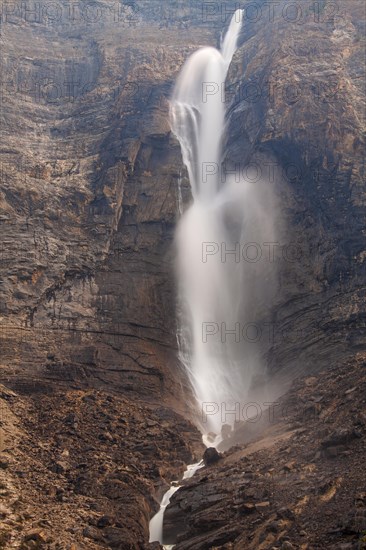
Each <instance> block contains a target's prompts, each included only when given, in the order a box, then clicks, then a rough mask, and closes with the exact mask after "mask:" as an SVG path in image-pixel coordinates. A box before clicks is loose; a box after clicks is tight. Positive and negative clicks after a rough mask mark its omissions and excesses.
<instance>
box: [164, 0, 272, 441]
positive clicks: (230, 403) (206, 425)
mask: <svg viewBox="0 0 366 550" xmlns="http://www.w3.org/2000/svg"><path fill="white" fill-rule="evenodd" d="M241 24H242V10H237V12H236V13H235V14H234V16H233V18H232V20H231V23H230V26H229V28H228V30H227V32H226V35H225V37H224V39H223V40H222V43H221V50H220V51H219V50H217V49H215V48H212V47H205V48H201V49H199V50H198V51H197V52H195V53H194V54H193V55H192V56H191V57H190V58H189V59H188V60H187V62H186V63H185V65H184V67H183V69H182V71H181V74H180V75H179V77H178V80H177V83H176V86H175V89H174V92H173V96H172V100H171V109H170V117H171V127H172V131H173V133H174V134H175V135H176V137H177V138H178V140H179V142H180V146H181V151H182V157H183V162H184V164H185V166H186V168H187V171H188V176H189V179H190V183H191V188H192V195H193V199H194V200H193V203H192V205H191V206H190V207H189V209H188V210H187V211H186V212H185V213H184V214H183V216H182V218H181V220H180V223H179V225H178V228H177V233H176V242H177V248H178V261H177V264H178V265H177V272H178V280H179V292H180V296H179V297H180V325H181V326H180V329H179V343H180V354H181V358H182V361H183V363H184V365H185V367H186V369H187V372H188V375H189V378H190V381H191V384H192V386H193V389H194V392H195V396H196V399H197V401H198V404H199V406H200V408H202V410H204V411H205V412H207V411H209V412H210V414H208V415H206V417H202V430H203V431H204V433H206V434H207V433H209V432H210V431H211V432H212V431H214V432H215V433H219V432H220V430H221V427H222V424H224V423H226V424H227V423H229V424H230V423H232V422H231V421H230V418H231V419H232V420H233V419H234V417H233V415H231V417H230V418H229V416H230V415H229V416H228V415H226V416H227V418H226V416H225V415H224V417H223V415H222V414H221V413H222V410H221V409H222V407H224V408H225V410H227V411H228V410H230V408H233V407H235V406H236V404H237V403H244V401H245V400H246V399H247V396H248V390H249V387H250V384H251V381H252V379H253V376H254V374H256V373H257V372H258V370H259V368H260V364H259V363H260V359H259V356H258V349H257V347H256V346H252V347H250V346H249V344H248V341H246V342H245V341H243V338H242V337H241V336H242V327H244V324H243V323H245V322H247V323H250V322H254V319H255V318H257V317H258V311H259V310H260V308H261V301H262V300H265V293H263V292H262V289H261V290H260V291H259V287H260V286H261V281H263V278H265V277H264V275H263V269H262V268H261V267H260V266H259V265H254V263H252V262H248V261H244V260H243V259H240V260H239V261H238V258H237V257H236V258H235V257H233V256H234V255H233V254H231V255H230V254H226V255H225V257H223V255H222V251H223V249H225V250H227V251H229V250H238V247H239V248H240V243H244V242H246V243H248V242H256V243H259V242H262V243H263V242H268V240H269V241H273V223H272V215H271V212H270V207H269V206H268V204H266V200H263V197H262V196H264V195H265V194H266V193H265V192H264V194H263V186H260V185H258V182H256V183H255V184H254V183H253V182H251V181H249V180H248V179H245V178H244V179H243V178H241V180H240V182H238V181H237V179H235V178H231V179H229V178H228V177H226V176H225V174H223V169H222V157H223V151H222V148H223V138H224V134H225V127H226V121H225V115H226V105H225V96H224V88H225V80H226V76H227V72H228V69H229V66H230V63H231V60H232V57H233V55H234V53H235V51H236V48H237V41H238V35H239V32H240V29H241ZM266 239H267V241H266ZM235 256H238V254H235ZM234 329H235V331H236V333H238V334H239V331H240V335H239V337H238V334H235V335H234V334H226V332H227V331H230V330H231V331H233V330H234ZM223 331H225V334H224V333H223ZM213 412H214V414H213Z"/></svg>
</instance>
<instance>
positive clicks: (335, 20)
mask: <svg viewBox="0 0 366 550" xmlns="http://www.w3.org/2000/svg"><path fill="white" fill-rule="evenodd" d="M236 4H237V3H235V2H231V1H228V2H222V3H197V2H193V1H191V2H180V1H176V0H172V1H169V2H167V3H165V4H163V5H162V3H161V2H159V1H157V0H156V1H155V0H148V1H143V0H141V1H137V2H136V3H134V2H116V3H113V4H111V3H110V2H107V1H96V2H93V3H91V2H90V3H88V2H87V3H85V4H83V5H81V4H75V3H70V2H68V1H67V0H62V1H61V0H60V1H59V2H57V3H52V5H51V4H50V3H47V4H46V3H39V2H38V3H32V2H29V3H28V2H25V3H19V4H15V3H14V4H11V3H7V2H2V13H1V43H0V44H1V92H2V96H1V114H2V124H1V138H2V139H1V149H0V156H1V158H0V162H1V185H0V225H1V264H0V283H1V286H0V289H1V296H0V322H1V325H0V340H1V354H0V364H1V382H2V383H3V384H4V387H5V389H4V396H3V401H4V403H3V406H4V407H5V408H6V410H7V407H8V406H9V403H10V409H11V410H10V412H9V417H7V419H8V418H10V417H11V414H15V415H16V416H17V422H18V423H19V426H20V427H19V430H20V432H19V433H18V432H17V431H16V429H15V428H14V427H13V426H14V423H13V421H10V420H9V423H10V424H9V425H8V430H9V434H10V436H11V434H12V433H14V434H15V433H16V434H17V437H18V435H19V434H20V435H19V438H21V442H20V443H19V445H18V444H17V445H15V447H14V445H10V446H9V445H8V444H7V445H6V446H5V447H4V448H3V452H6V451H7V452H8V458H7V460H9V461H10V462H9V464H12V463H13V464H17V463H18V462H19V461H21V460H22V457H24V456H26V455H27V454H29V453H30V455H31V462H30V463H29V465H27V466H26V468H25V469H24V470H23V469H19V468H18V467H17V466H14V468H13V470H12V475H14V479H13V480H12V481H11V483H13V484H14V494H16V493H17V491H18V490H19V491H20V489H21V488H22V481H21V480H22V479H23V478H24V477H25V478H26V480H27V482H26V483H25V484H24V487H23V488H22V490H23V491H24V496H23V499H24V500H25V501H26V506H25V508H27V506H28V504H27V503H29V502H33V503H34V502H35V500H34V499H35V497H34V493H33V491H34V488H35V487H36V486H37V484H38V480H37V478H36V477H35V478H32V477H31V475H30V473H29V472H30V471H31V470H32V468H33V462H32V461H33V460H36V461H38V464H39V468H40V469H41V470H42V472H40V473H39V475H40V476H41V478H42V479H44V480H45V481H44V484H45V486H46V485H47V486H49V485H50V484H54V483H56V485H57V487H58V489H59V493H57V491H56V492H55V494H54V495H53V493H52V491H51V493H50V495H49V496H47V497H46V498H45V501H44V506H46V507H48V506H50V503H51V502H54V501H56V502H61V503H62V502H63V501H62V499H61V496H62V495H64V497H65V503H67V502H68V499H71V501H72V498H74V497H71V496H70V495H71V494H74V493H75V494H79V495H84V496H81V497H79V496H77V497H75V498H76V500H75V502H74V501H72V502H71V501H70V502H71V504H70V503H69V504H67V505H66V506H65V507H64V508H65V509H67V514H66V516H60V517H62V518H63V519H64V521H65V522H68V521H69V520H68V519H67V518H68V517H69V515H68V514H70V513H71V512H70V510H72V509H74V508H75V507H83V506H84V504H85V502H84V501H83V498H84V497H86V498H87V499H88V498H91V499H94V498H97V494H99V492H100V491H102V492H103V491H104V490H105V491H106V492H107V493H108V494H109V495H110V496H109V497H108V495H107V497H106V498H108V503H107V502H106V501H103V503H102V504H103V506H102V508H103V507H104V508H105V510H107V511H106V512H105V513H104V515H108V516H110V517H112V519H109V520H108V521H107V520H103V521H105V522H107V523H106V525H105V527H106V528H107V529H109V531H111V533H110V534H109V535H108V533H107V535H106V536H104V535H103V536H102V535H101V538H100V539H98V538H97V539H95V537H97V535H96V531H95V530H94V529H98V527H97V526H96V525H94V523H96V522H98V521H99V519H100V518H99V516H102V515H103V510H102V509H101V508H100V506H99V505H98V507H97V509H95V511H94V512H93V513H92V514H91V515H92V516H93V520H92V521H91V523H90V522H89V523H90V525H91V527H90V525H89V523H88V521H86V519H85V518H84V519H83V520H82V525H83V529H84V530H85V529H89V531H83V529H82V530H81V531H77V532H75V533H71V535H70V536H68V537H66V538H65V539H64V540H63V541H62V537H63V536H62V521H61V522H60V524H59V526H58V527H57V530H56V532H57V534H56V536H55V539H54V540H53V541H52V542H49V543H45V544H50V545H52V544H54V545H57V544H61V545H62V544H64V546H65V547H66V548H71V547H72V545H73V544H74V543H75V545H76V547H77V548H78V547H80V548H92V547H95V548H103V547H117V548H134V547H135V548H140V547H141V545H142V544H143V542H142V541H144V540H145V541H146V540H147V519H148V517H149V516H150V515H151V513H152V512H153V510H156V507H157V502H156V500H155V501H154V499H153V498H151V495H153V496H154V497H155V498H156V499H159V497H160V496H161V492H162V489H163V487H164V483H165V482H167V481H170V480H171V479H172V478H174V477H176V476H177V475H179V473H181V471H182V469H183V466H184V463H187V462H190V461H191V460H194V457H195V456H196V457H197V456H198V455H199V454H200V453H201V451H202V449H201V447H200V443H199V436H198V432H197V430H196V429H195V428H194V426H193V425H192V424H190V423H189V418H190V417H191V410H192V400H191V398H190V397H189V396H190V391H189V387H188V384H187V380H186V377H185V375H184V373H182V372H181V369H180V366H179V363H178V361H177V354H176V327H175V289H174V276H173V258H174V247H173V234H174V227H175V223H176V220H177V217H178V201H179V196H178V181H179V180H181V183H182V190H183V199H184V202H185V203H188V202H189V200H190V199H189V197H190V191H189V185H188V182H187V177H186V174H185V170H184V168H183V166H182V159H181V154H180V149H179V146H178V143H177V141H176V140H175V139H174V137H173V136H172V134H171V132H170V128H169V124H168V100H169V96H170V93H171V89H172V85H173V83H174V81H175V78H176V76H177V74H178V73H179V70H180V68H181V66H182V64H183V62H184V60H185V59H186V58H187V56H188V55H189V54H190V53H191V52H193V51H194V50H196V49H197V48H198V47H199V46H201V45H215V46H216V45H217V44H218V42H219V39H220V33H221V30H222V28H223V27H224V26H225V25H226V24H227V23H228V18H229V17H230V16H231V13H232V11H231V10H232V9H233V8H235V7H237V6H236ZM288 4H289V3H288V2H285V1H284V0H281V1H280V0H279V1H278V2H276V3H273V5H272V4H270V5H268V3H266V2H264V1H263V2H262V1H261V2H256V4H255V6H253V3H252V4H251V5H250V4H247V7H246V12H245V15H244V25H243V31H242V35H241V37H240V47H239V49H238V51H237V53H236V55H235V58H234V60H233V63H232V67H231V69H230V73H229V79H228V83H227V98H228V101H229V102H230V103H229V116H228V131H227V138H226V143H225V145H226V154H225V163H226V166H227V169H228V170H230V169H231V170H234V171H235V170H238V167H239V172H240V173H242V172H243V170H244V171H246V170H247V167H248V166H249V165H250V163H252V165H253V163H254V164H255V163H257V164H255V166H257V167H258V166H259V165H260V166H261V169H262V170H263V171H264V172H263V173H264V175H265V177H268V184H269V185H273V186H274V189H275V192H276V194H277V196H278V197H279V203H280V216H279V219H280V222H279V234H280V235H281V238H280V242H279V249H280V250H281V251H282V250H283V249H284V248H286V247H287V250H290V248H291V247H292V248H291V250H292V252H290V253H289V254H290V257H288V256H285V260H284V259H283V258H284V256H283V254H281V259H280V260H279V282H278V287H276V289H275V291H276V299H275V302H274V303H273V304H272V303H271V304H270V306H271V319H272V321H273V330H274V332H273V336H272V337H271V338H269V339H268V338H266V339H263V340H262V341H261V343H260V352H261V353H262V355H263V356H264V357H265V361H266V365H267V366H268V372H269V373H276V376H278V377H279V379H283V378H285V379H286V380H288V379H292V378H294V377H295V376H297V375H299V374H304V373H306V372H310V370H314V371H316V370H320V369H322V368H324V367H331V368H332V367H334V366H337V367H338V366H340V365H341V364H343V363H344V362H345V361H346V360H351V359H352V356H354V355H355V353H356V352H358V351H361V350H362V349H364V345H365V333H364V319H365V300H364V294H365V292H364V291H365V259H366V252H365V241H364V227H365V189H364V183H363V181H364V157H363V149H362V146H363V139H364V124H365V120H364V107H363V105H364V99H365V87H364V83H365V75H364V70H363V47H364V41H363V35H364V30H365V13H364V6H363V3H362V2H361V1H358V0H349V1H347V2H346V1H342V2H338V3H337V4H334V3H325V2H323V1H319V2H315V3H314V4H312V3H310V2H306V1H301V2H297V3H296V6H295V7H294V5H292V7H291V6H289V5H288ZM243 5H244V4H243ZM264 167H265V168H264ZM267 168H268V172H267ZM272 175H274V176H275V177H274V178H272ZM289 247H290V248H289ZM291 254H295V255H294V256H293V255H291ZM9 392H10V393H9ZM9 395H10V397H9ZM90 396H91V397H90ZM85 399H86V401H85ZM109 399H111V400H112V401H109ZM12 400H13V402H12ZM85 403H89V406H88V407H86V405H85ZM111 403H112V404H111ZM90 404H91V405H90ZM83 407H84V408H85V410H84V409H83ZM157 407H158V408H157ZM86 408H87V409H88V410H90V417H89V416H88V414H87V412H86ZM4 410H5V409H4ZM37 410H38V412H39V413H42V414H44V420H43V422H44V423H45V425H46V426H47V427H48V431H46V433H43V432H42V431H40V430H41V428H42V425H41V424H40V421H39V419H38V417H37V416H34V415H35V414H36V412H37ZM67 413H70V414H71V415H73V414H74V415H76V417H79V416H81V417H82V419H83V420H80V421H77V420H75V419H74V420H75V422H76V427H75V422H72V424H73V425H72V426H71V424H69V423H68V422H66V420H65V418H67ZM93 415H94V416H93ZM103 415H109V416H111V418H107V419H105V418H104V420H106V421H107V424H108V422H109V423H111V425H110V426H109V425H108V426H109V427H108V429H107V430H104V428H103V429H102V428H101V424H100V422H102V420H103V419H102V416H103ZM180 415H182V416H180ZM118 416H121V417H126V418H125V420H126V423H127V424H128V426H129V430H128V434H127V435H126V429H125V428H126V426H125V424H124V423H123V422H121V424H120V425H117V424H115V420H114V417H118ZM127 417H128V418H127ZM183 417H185V418H188V420H184V419H183ZM70 418H71V417H70ZM7 419H6V421H5V427H6V426H7V422H8V420H7ZM71 420H72V419H71ZM71 420H70V422H71ZM104 420H103V422H104ZM63 422H64V423H66V426H67V427H66V429H65V426H64V427H63V424H62V423H63ZM149 422H150V423H151V425H150V424H149ZM68 426H71V427H68ZM96 426H99V428H98V429H99V430H100V431H101V434H102V435H103V433H104V432H105V431H107V432H108V433H109V435H110V436H111V438H112V439H111V440H110V439H109V436H107V439H103V437H102V438H101V439H99V440H98V442H97V441H95V442H94V439H93V438H94V435H93V437H92V439H93V440H92V442H91V443H90V442H89V443H87V440H88V439H89V437H90V433H93V432H94V430H96ZM78 429H79V430H80V432H81V433H79V434H78ZM64 432H66V433H64ZM180 433H181V434H182V436H180V435H179V434H180ZM178 435H179V437H180V439H179V442H178V443H177V440H176V437H178ZM95 436H96V437H97V435H96V434H95ZM104 436H105V433H104ZM60 437H61V439H60ZM145 437H146V438H147V439H149V438H151V439H153V440H154V444H151V445H152V447H151V448H150V449H145V448H144V445H145ZM14 438H15V436H14ZM42 438H44V440H42ZM62 438H63V439H62ZM114 438H116V440H114ZM32 439H35V440H36V441H37V445H38V441H39V446H40V447H39V448H40V449H41V450H40V451H38V448H33V447H34V445H35V444H33V443H32ZM126 440H128V446H129V449H128V452H127V451H126V452H125V451H123V452H124V456H125V459H124V460H125V461H124V464H123V465H122V466H123V467H122V470H123V468H127V470H126V471H127V472H129V473H128V474H126V473H124V472H125V470H123V472H122V470H121V459H120V453H121V449H122V443H121V442H122V441H124V442H126ZM15 441H18V439H14V442H15ZM19 441H20V440H19ZM166 441H168V443H166ZM88 445H89V447H92V448H90V449H86V448H85V446H86V447H87V446H88ZM154 445H156V446H157V448H158V449H160V451H159V452H161V453H162V455H161V456H160V458H159V459H158V458H157V456H158V454H159V452H158V451H156V449H155V446H154ZM70 447H73V448H74V451H71V448H70ZM16 449H18V450H19V453H18V454H17V452H16ZM98 449H99V450H98ZM173 450H174V452H173ZM67 452H69V455H67ZM88 452H90V453H91V454H90V456H89V455H88V454H87V453H88ZM33 453H34V456H33ZM73 453H74V454H73ZM93 453H94V454H93ZM98 453H99V454H98ZM156 453H157V454H156ZM172 454H173V455H174V458H173V461H172V464H171V465H169V462H170V460H171V457H172ZM59 455H62V456H61V458H60V456H59ZM81 455H82V456H81ZM94 455H98V458H97V459H96V458H95V456H94ZM84 456H85V459H84ZM62 457H63V458H62ZM65 457H66V458H65ZM68 457H70V458H68ZM136 457H137V462H140V461H141V464H140V465H136ZM94 461H96V462H95V465H93V466H92V464H94ZM98 461H99V462H98ZM149 461H153V462H154V466H155V465H156V466H157V468H158V471H156V470H155V469H154V468H151V464H148V462H149ZM58 462H61V465H58V466H57V463H58ZM65 462H66V463H67V464H66V465H65V464H64V463H65ZM80 463H86V464H87V468H88V470H89V472H88V473H87V474H80V475H79V474H77V469H78V468H79V466H80ZM103 463H104V464H105V463H107V464H109V466H108V467H107V470H105V471H103V472H101V471H99V470H98V468H100V467H102V466H103ZM55 464H56V465H55ZM78 465H79V466H78ZM97 465H98V466H97ZM136 467H137V468H138V469H139V472H138V473H137V474H136V484H135V482H134V483H132V482H130V481H129V480H127V478H126V476H127V477H128V476H130V475H131V470H132V471H135V470H134V468H136ZM83 468H84V466H83V467H81V466H80V468H79V469H81V470H82V469H83ZM18 470H19V471H20V472H23V474H22V475H23V477H22V475H21V474H19V476H18V474H17V473H16V472H17V471H18ZM14 472H15V473H14ZM45 472H46V473H45ZM48 472H51V473H48ZM54 476H58V477H57V482H55V477H54ZM108 476H109V477H110V479H109V480H108ZM111 479H112V480H113V483H112V485H113V486H114V487H119V488H120V490H121V491H120V493H121V494H117V495H116V494H114V496H113V495H112V496H111V493H110V491H109V490H108V491H107V489H106V487H107V485H108V482H111ZM94 480H96V484H95V486H94V485H93V481H94ZM115 480H118V483H117V482H116V481H115ZM123 484H124V485H123ZM122 485H123V487H122ZM103 487H104V489H103ZM127 487H130V491H131V493H128V495H129V496H130V497H131V498H130V501H129V502H128V499H127V497H126V495H125V494H124V491H126V490H127V489H126V488H127ZM7 490H8V491H9V490H10V489H7ZM47 490H48V489H47ZM60 491H61V492H60ZM65 491H66V493H65ZM68 491H69V493H68ZM122 493H123V495H122ZM177 494H178V495H179V492H178V493H177ZM60 495H61V496H60ZM141 495H142V497H141ZM62 498H63V497H62ZM79 498H80V499H81V500H78V499H79ZM103 498H104V497H103ZM59 499H61V500H59ZM126 499H127V500H126ZM134 499H135V500H134ZM15 501H16V498H15V497H14V502H15ZM132 501H133V503H132V504H131V502H132ZM14 502H13V504H14ZM87 504H88V505H90V506H92V507H93V506H96V505H95V503H94V504H92V503H91V502H89V501H88V503H87ZM99 504H100V503H99ZM128 506H132V508H128ZM73 507H74V508H73ZM123 507H125V508H124V509H125V510H126V518H127V519H126V521H125V522H123V521H121V519H120V516H121V509H123ZM61 508H62V506H61ZM23 512H24V513H25V514H27V513H29V510H28V512H27V511H26V510H23V511H22V513H23ZM98 514H99V515H98ZM141 514H142V515H141ZM97 516H98V517H97ZM116 516H118V517H119V519H118V520H116ZM136 518H139V519H136ZM141 518H142V519H141ZM38 519H40V518H39V517H35V518H28V519H27V518H26V517H25V520H26V523H25V527H26V529H25V532H24V536H25V537H26V536H28V535H29V533H28V535H27V529H30V527H31V526H32V525H33V524H34V523H36V520H38ZM89 519H90V518H89ZM11 521H14V518H13V519H12V518H11V517H10V523H9V533H10V534H9V537H11V536H13V535H12V534H11V531H12V529H13V527H12V524H11ZM17 521H18V520H17ZM22 521H24V518H23V519H22ZM47 521H52V522H54V521H56V519H55V517H53V518H50V519H48V520H47ZM116 521H117V523H119V524H118V525H117V526H116ZM83 522H84V523H83ZM108 522H109V523H110V525H109V524H108ZM19 523H20V520H19ZM88 525H89V527H88ZM69 527H70V528H75V526H74V527H72V526H70V525H69ZM129 529H131V533H132V534H130V535H129V537H127V535H126V533H127V532H128V530H129ZM118 530H119V531H118ZM20 532H21V530H20ZM99 535H100V533H99ZM99 535H98V536H99ZM17 536H18V535H17ZM22 536H23V535H22ZM93 536H94V538H93ZM19 537H20V536H19ZM103 537H104V538H103ZM14 540H15V539H14ZM16 540H18V539H16ZM19 540H21V537H20V538H19ZM29 540H32V539H29ZM90 541H93V542H90ZM111 541H112V542H111ZM113 541H114V542H113ZM26 542H27V541H26V540H25V541H23V543H24V544H26ZM28 542H29V541H28ZM67 544H68V545H69V546H67ZM93 544H94V546H92V545H93ZM113 544H114V546H113ZM124 544H125V545H124ZM70 545H71V546H70ZM118 545H119V546H118ZM134 545H135V546H134ZM24 547H26V546H24ZM29 547H31V546H29ZM50 547H52V546H50ZM55 547H57V546H55Z"/></svg>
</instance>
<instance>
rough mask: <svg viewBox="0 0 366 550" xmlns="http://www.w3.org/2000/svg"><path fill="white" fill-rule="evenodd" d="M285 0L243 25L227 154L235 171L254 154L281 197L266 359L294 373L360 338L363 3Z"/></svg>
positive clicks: (342, 352) (350, 350)
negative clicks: (292, 8) (313, 5)
mask: <svg viewBox="0 0 366 550" xmlns="http://www.w3.org/2000/svg"><path fill="white" fill-rule="evenodd" d="M286 5H287V4H286V2H280V3H279V5H278V11H277V12H274V14H273V18H272V16H271V18H269V15H268V14H267V15H268V17H267V20H266V24H263V17H262V19H260V20H258V21H257V22H256V23H255V24H253V25H251V26H249V28H248V27H247V28H245V25H244V28H243V32H242V37H241V43H242V46H241V48H240V49H239V50H238V51H237V53H236V56H235V58H234V62H233V64H232V67H231V73H230V82H229V84H228V86H227V94H228V98H229V99H230V100H231V104H230V107H229V114H230V116H229V126H228V132H227V141H226V151H227V152H226V163H227V166H228V167H229V168H230V169H231V170H234V171H235V173H236V174H237V173H238V168H239V167H240V168H241V173H243V172H244V173H248V171H247V169H248V167H249V166H250V163H253V162H259V163H260V164H259V165H260V168H261V173H262V176H263V177H264V178H266V179H267V182H268V185H272V186H274V187H275V189H276V194H277V196H278V197H279V209H280V213H279V216H278V225H279V234H280V235H281V237H280V239H279V248H278V249H277V250H278V251H279V252H280V251H281V247H282V248H284V252H285V255H282V254H281V253H277V254H276V256H277V260H278V267H279V284H278V288H277V297H276V300H275V303H274V304H273V306H272V319H273V333H272V337H271V338H270V339H269V342H268V345H267V346H264V347H267V349H266V353H267V360H268V363H267V364H268V368H269V370H270V371H271V372H274V371H281V376H282V375H283V376H285V377H286V376H287V375H288V376H289V377H293V376H295V375H296V374H299V373H301V372H309V370H312V369H315V370H316V369H319V368H321V367H322V366H328V365H329V364H331V363H332V362H339V361H342V360H343V359H344V358H345V357H346V356H347V355H353V354H354V352H355V350H357V349H362V348H363V347H364V345H365V333H364V330H363V328H362V325H363V319H364V316H365V309H364V304H365V301H364V295H365V240H364V234H363V233H364V232H363V227H364V225H365V187H364V177H365V173H364V141H363V138H364V129H365V118H364V110H363V108H362V105H363V103H364V100H365V88H364V82H365V72H364V69H361V67H362V66H363V64H362V55H363V54H362V51H363V47H364V43H363V39H362V35H363V33H364V29H365V12H364V7H363V6H362V3H361V2H358V1H351V2H341V3H339V4H338V5H337V8H336V12H334V11H332V10H331V9H330V6H325V7H324V9H322V10H321V13H319V14H318V13H316V15H314V13H311V10H310V11H309V5H308V4H307V3H306V2H303V3H298V11H297V16H296V14H292V15H290V13H289V12H287V11H286V10H287V8H286ZM333 7H334V6H333ZM263 9H264V8H263ZM276 14H277V16H276ZM280 14H282V16H279V15H280ZM286 14H287V15H286ZM300 15H301V17H300ZM296 18H297V19H298V24H294V23H291V22H290V19H296ZM269 19H270V20H269ZM272 19H273V20H272ZM259 165H257V166H259ZM252 170H253V169H252Z"/></svg>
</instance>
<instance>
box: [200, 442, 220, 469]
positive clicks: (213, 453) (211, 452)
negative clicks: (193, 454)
mask: <svg viewBox="0 0 366 550" xmlns="http://www.w3.org/2000/svg"><path fill="white" fill-rule="evenodd" d="M220 458H221V455H220V453H218V451H217V449H215V447H208V448H207V449H206V450H205V452H204V453H203V461H204V463H205V465H206V466H211V465H212V464H216V462H218V461H219V460H220Z"/></svg>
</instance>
